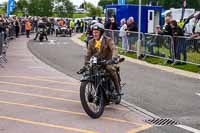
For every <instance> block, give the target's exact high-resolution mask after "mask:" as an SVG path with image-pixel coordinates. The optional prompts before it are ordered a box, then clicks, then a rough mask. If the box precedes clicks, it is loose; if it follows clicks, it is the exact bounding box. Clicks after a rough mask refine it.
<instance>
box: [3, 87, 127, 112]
mask: <svg viewBox="0 0 200 133" xmlns="http://www.w3.org/2000/svg"><path fill="white" fill-rule="evenodd" d="M0 92H2V93H9V94H17V95H24V96H32V97H38V98H44V99H53V100H59V101H67V102H72V103H78V104H80V103H81V102H80V100H72V99H65V98H59V97H52V96H44V95H38V94H33V93H24V92H17V91H9V90H0ZM107 108H108V109H109V108H110V109H115V110H120V111H129V110H128V109H126V108H119V107H109V106H108V107H107Z"/></svg>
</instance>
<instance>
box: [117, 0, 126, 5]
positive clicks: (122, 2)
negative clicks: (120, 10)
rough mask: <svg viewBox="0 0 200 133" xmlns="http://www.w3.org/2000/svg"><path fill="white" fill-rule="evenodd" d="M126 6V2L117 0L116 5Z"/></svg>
mask: <svg viewBox="0 0 200 133" xmlns="http://www.w3.org/2000/svg"><path fill="white" fill-rule="evenodd" d="M125 4H126V0H118V5H125Z"/></svg>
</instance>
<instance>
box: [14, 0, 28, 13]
mask: <svg viewBox="0 0 200 133" xmlns="http://www.w3.org/2000/svg"><path fill="white" fill-rule="evenodd" d="M16 8H17V9H18V10H20V11H23V10H24V8H28V2H27V0H18V2H17V3H16Z"/></svg>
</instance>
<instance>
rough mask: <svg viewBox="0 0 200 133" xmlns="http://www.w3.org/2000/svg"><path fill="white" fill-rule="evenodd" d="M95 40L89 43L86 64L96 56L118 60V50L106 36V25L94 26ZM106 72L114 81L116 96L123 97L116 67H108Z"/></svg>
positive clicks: (98, 24)
mask: <svg viewBox="0 0 200 133" xmlns="http://www.w3.org/2000/svg"><path fill="white" fill-rule="evenodd" d="M92 28H93V39H91V40H90V41H89V48H88V51H87V55H86V58H85V64H87V62H88V61H89V60H90V58H91V57H92V56H96V57H97V58H98V59H100V60H113V61H117V60H118V52H117V48H116V46H115V44H114V42H113V40H112V39H111V38H109V37H107V36H105V35H103V34H104V25H103V24H101V23H96V24H94V25H93V26H92ZM106 71H107V72H108V73H109V74H110V77H111V79H112V81H113V82H114V85H115V89H116V92H117V94H116V96H119V95H121V92H120V90H121V89H120V79H119V77H118V75H117V69H116V66H114V65H107V66H106Z"/></svg>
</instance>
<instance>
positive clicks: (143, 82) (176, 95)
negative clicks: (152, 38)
mask: <svg viewBox="0 0 200 133" xmlns="http://www.w3.org/2000/svg"><path fill="white" fill-rule="evenodd" d="M49 40H50V41H49V42H42V43H39V42H33V41H31V42H29V44H28V47H29V49H30V50H31V51H32V53H33V54H34V55H36V56H37V57H39V58H40V59H41V60H43V61H44V62H46V63H47V64H49V65H51V66H53V67H55V68H56V69H57V70H59V71H61V72H63V73H65V74H66V75H68V76H71V77H73V78H76V79H79V76H78V75H77V74H76V72H77V71H78V70H79V69H80V68H81V67H82V65H83V60H84V55H85V50H84V48H83V47H80V46H78V45H77V44H75V43H74V42H73V41H71V39H70V38H67V37H59V38H55V37H50V39H49ZM121 76H122V80H123V81H124V82H125V83H126V84H127V87H126V89H125V97H124V100H126V101H128V102H129V103H132V104H135V105H137V106H139V107H141V108H143V109H145V110H147V111H150V112H152V113H154V114H156V115H158V116H160V117H161V118H172V119H174V120H176V121H178V122H181V124H185V125H187V126H191V127H193V128H196V129H200V111H199V110H200V96H199V95H197V94H198V93H200V82H199V80H197V79H192V78H187V77H183V76H179V75H176V74H173V73H169V72H165V71H161V70H158V69H153V68H149V67H146V66H142V65H138V64H134V63H130V62H125V63H123V64H121ZM159 130H160V129H159ZM174 130H175V129H173V131H174ZM157 131H158V130H157ZM162 131H164V130H162ZM176 131H177V132H178V130H176ZM180 132H183V131H180Z"/></svg>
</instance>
